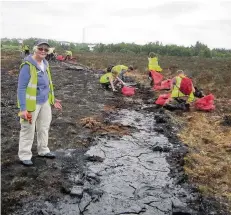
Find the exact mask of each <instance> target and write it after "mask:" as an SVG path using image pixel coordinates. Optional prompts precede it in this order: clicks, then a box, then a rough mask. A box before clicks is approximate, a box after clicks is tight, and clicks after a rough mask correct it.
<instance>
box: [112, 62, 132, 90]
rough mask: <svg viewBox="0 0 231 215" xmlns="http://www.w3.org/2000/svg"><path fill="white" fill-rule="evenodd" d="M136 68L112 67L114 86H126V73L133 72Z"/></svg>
mask: <svg viewBox="0 0 231 215" xmlns="http://www.w3.org/2000/svg"><path fill="white" fill-rule="evenodd" d="M133 70H134V68H133V66H129V67H127V66H124V65H117V66H114V67H112V69H111V72H112V74H113V77H114V80H115V81H114V85H115V86H116V85H117V84H119V83H121V84H122V85H125V83H124V81H125V73H126V72H131V71H133Z"/></svg>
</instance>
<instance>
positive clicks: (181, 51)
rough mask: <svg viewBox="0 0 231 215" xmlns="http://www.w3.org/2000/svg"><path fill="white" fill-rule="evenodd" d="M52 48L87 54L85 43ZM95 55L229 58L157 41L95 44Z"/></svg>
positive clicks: (199, 47) (215, 51) (220, 52)
mask: <svg viewBox="0 0 231 215" xmlns="http://www.w3.org/2000/svg"><path fill="white" fill-rule="evenodd" d="M36 40H38V38H29V39H24V40H23V41H24V43H25V44H27V45H29V46H30V47H33V45H34V43H35V41H36ZM1 42H2V45H11V46H19V45H20V44H19V40H18V39H7V38H3V39H2V41H1ZM48 42H49V44H50V45H51V46H52V47H55V48H56V51H57V52H58V53H60V52H63V51H64V50H71V51H72V52H73V53H78V52H89V51H90V49H89V47H88V44H85V43H69V45H67V44H65V43H62V42H60V41H55V40H48ZM94 52H96V53H115V52H117V53H128V54H140V55H148V54H149V53H150V52H154V53H156V54H158V55H163V56H164V55H165V56H182V57H183V56H188V57H190V56H198V57H206V58H211V57H219V58H220V57H231V50H230V49H224V48H223V49H218V48H215V49H209V48H208V46H207V45H205V44H203V43H201V42H199V41H197V42H196V44H195V45H192V46H190V47H185V46H178V45H163V44H162V43H161V42H159V41H157V42H154V43H148V44H145V45H138V44H135V43H118V44H107V45H106V44H102V43H100V44H96V45H95V47H94Z"/></svg>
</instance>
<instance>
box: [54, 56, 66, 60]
mask: <svg viewBox="0 0 231 215" xmlns="http://www.w3.org/2000/svg"><path fill="white" fill-rule="evenodd" d="M56 60H59V61H63V60H64V57H63V56H62V55H58V56H57V57H56Z"/></svg>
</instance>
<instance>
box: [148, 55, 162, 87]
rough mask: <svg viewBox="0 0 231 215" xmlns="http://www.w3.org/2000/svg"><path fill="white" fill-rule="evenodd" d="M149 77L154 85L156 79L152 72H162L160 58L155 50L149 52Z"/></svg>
mask: <svg viewBox="0 0 231 215" xmlns="http://www.w3.org/2000/svg"><path fill="white" fill-rule="evenodd" d="M148 71H149V74H148V76H149V77H148V78H149V79H150V80H151V83H150V85H151V86H153V85H154V84H155V80H154V78H153V75H152V73H155V72H158V73H159V72H162V68H161V67H160V66H159V64H158V58H157V55H156V54H155V53H154V52H150V53H149V57H148Z"/></svg>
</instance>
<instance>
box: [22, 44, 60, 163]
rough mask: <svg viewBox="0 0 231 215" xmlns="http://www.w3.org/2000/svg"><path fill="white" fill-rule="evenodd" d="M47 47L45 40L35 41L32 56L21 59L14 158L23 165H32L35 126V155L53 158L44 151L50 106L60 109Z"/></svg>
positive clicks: (46, 145) (49, 121)
mask: <svg viewBox="0 0 231 215" xmlns="http://www.w3.org/2000/svg"><path fill="white" fill-rule="evenodd" d="M49 47H50V46H49V44H48V43H47V42H46V41H38V42H36V45H35V47H34V49H33V50H34V54H33V55H29V56H28V57H27V58H25V59H24V62H23V63H22V64H21V66H20V72H19V78H18V90H17V97H18V108H20V112H19V116H20V118H21V119H20V124H21V131H20V137H19V151H18V156H19V159H20V161H21V162H22V164H23V165H25V166H31V165H33V163H32V161H31V158H32V152H31V148H32V144H33V141H34V133H35V127H36V132H37V150H38V155H39V156H42V157H46V158H55V154H54V153H52V152H50V149H49V148H48V139H49V136H48V132H49V127H50V123H51V118H52V113H51V105H54V107H55V108H57V109H60V110H61V109H62V106H61V104H60V100H58V99H55V97H54V88H53V84H52V79H51V71H50V67H49V64H48V62H47V61H46V60H45V57H46V55H47V52H48V50H49Z"/></svg>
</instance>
